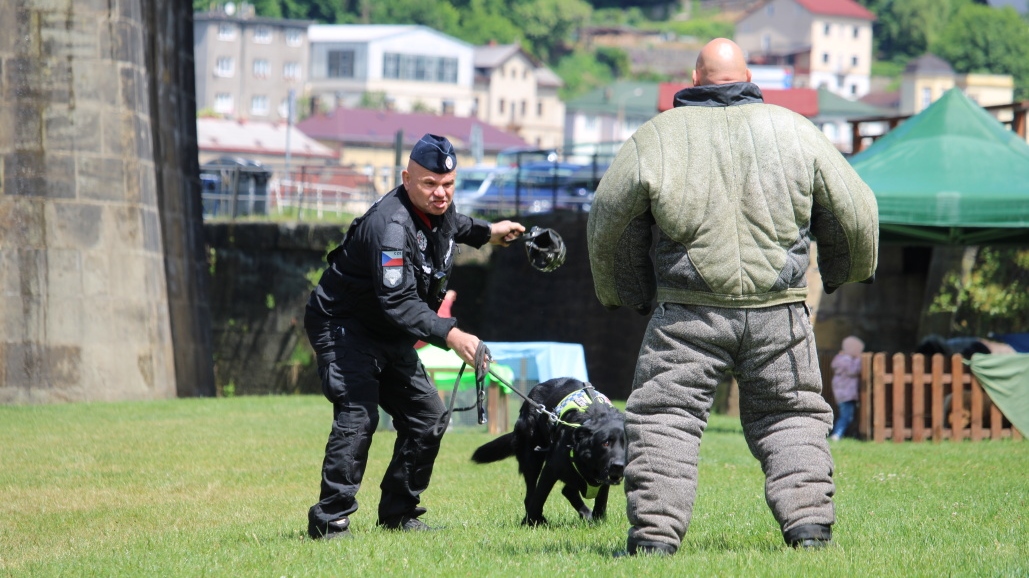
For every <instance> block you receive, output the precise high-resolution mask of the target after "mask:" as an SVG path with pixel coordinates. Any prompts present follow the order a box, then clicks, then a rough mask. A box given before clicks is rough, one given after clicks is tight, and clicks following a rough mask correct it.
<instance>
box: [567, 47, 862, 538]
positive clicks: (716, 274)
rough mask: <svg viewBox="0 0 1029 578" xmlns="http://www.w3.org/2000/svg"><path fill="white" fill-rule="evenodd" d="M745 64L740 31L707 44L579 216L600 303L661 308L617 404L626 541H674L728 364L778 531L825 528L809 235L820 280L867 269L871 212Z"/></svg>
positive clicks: (840, 166)
mask: <svg viewBox="0 0 1029 578" xmlns="http://www.w3.org/2000/svg"><path fill="white" fill-rule="evenodd" d="M749 80H750V72H749V70H748V69H747V65H746V61H745V60H744V56H743V52H742V51H741V50H740V48H739V46H737V45H736V44H735V43H733V42H732V41H731V40H727V39H724V38H719V39H717V40H713V41H712V42H711V43H709V44H708V45H707V46H705V47H704V49H703V50H701V53H700V57H699V58H698V59H697V66H696V70H695V71H694V73H693V81H694V84H695V86H694V87H692V88H687V89H684V90H682V91H680V92H679V93H677V94H676V95H675V108H673V109H672V110H669V111H666V112H664V113H662V114H660V115H658V116H657V117H655V118H653V119H652V120H651V121H649V122H647V123H646V124H644V125H643V126H641V127H640V128H639V130H637V131H636V133H635V134H633V136H632V138H630V139H629V140H628V141H627V142H626V143H625V144H624V145H623V146H622V148H621V150H620V151H619V153H618V155H617V157H616V158H615V160H614V162H613V163H612V165H611V167H610V168H609V169H608V170H607V173H606V174H605V175H604V178H603V180H602V181H601V183H600V186H599V188H598V190H597V193H596V198H595V199H594V202H593V207H592V210H591V211H590V215H589V225H588V230H587V238H588V243H589V252H590V265H591V267H592V271H593V281H594V287H595V289H596V293H597V297H598V298H599V299H600V301H601V303H603V304H604V305H605V306H607V307H609V308H615V307H620V306H623V305H624V306H628V307H631V308H633V309H635V310H637V311H639V312H641V313H644V314H647V313H650V312H651V311H652V310H653V315H652V316H651V319H650V323H649V325H648V327H647V332H646V334H645V336H644V340H643V344H642V346H641V348H640V354H639V359H638V362H637V366H636V375H635V378H634V381H633V390H632V393H631V394H630V396H629V399H628V401H627V402H626V426H625V430H626V437H627V440H628V454H629V455H628V460H627V466H626V468H625V482H626V483H625V492H626V497H627V501H628V507H627V510H628V518H629V523H630V524H631V527H630V529H629V537H628V543H627V546H628V548H627V551H628V553H629V554H631V555H633V554H641V553H654V554H674V553H675V552H676V551H677V550H678V549H679V547H680V545H681V544H682V539H683V537H684V535H685V534H686V530H687V528H688V526H689V524H690V517H691V514H692V511H693V501H694V498H695V496H696V492H697V465H698V459H699V448H700V438H701V435H702V433H703V431H704V428H705V427H706V426H707V418H708V415H709V413H710V411H711V405H712V402H713V400H714V394H715V388H716V387H717V386H718V384H719V383H721V382H723V381H724V380H726V379H728V378H729V377H733V378H735V380H736V382H737V383H738V384H739V389H740V421H741V422H742V424H743V433H744V436H745V437H746V440H747V444H748V445H749V447H750V451H751V452H752V453H753V455H754V457H755V458H757V459H758V460H759V461H760V462H761V467H762V470H763V471H764V473H765V479H766V481H765V498H766V501H767V503H768V506H769V507H770V509H771V511H772V514H773V516H774V517H775V520H776V522H778V524H779V529H780V531H781V532H782V535H783V539H784V540H785V542H786V544H788V545H790V546H793V547H804V548H815V547H820V546H824V545H826V544H829V543H830V542H831V540H832V525H833V524H834V523H835V514H834V509H833V502H832V498H833V495H834V493H835V487H834V485H833V479H832V472H833V461H832V456H831V455H830V453H829V445H828V443H827V440H826V436H827V434H828V433H829V429H830V427H831V426H832V417H833V414H832V409H831V408H830V407H829V405H828V404H827V403H826V401H825V400H824V399H823V398H822V381H821V374H820V372H819V370H818V359H817V355H816V351H815V339H814V335H813V333H812V331H811V325H810V320H809V317H808V316H809V312H808V310H807V307H806V306H805V305H804V299H805V297H806V296H807V283H806V271H807V269H808V262H809V259H810V256H809V236H810V235H813V236H814V237H815V238H816V239H817V241H818V244H819V251H818V256H819V263H818V265H819V268H820V271H821V275H822V282H823V284H824V287H825V289H826V291H827V292H832V291H834V290H836V288H838V287H839V286H841V285H843V284H844V283H850V282H857V281H870V280H871V279H872V278H873V275H874V272H875V268H876V261H877V255H878V249H877V248H878V230H879V226H878V211H877V208H876V202H875V197H874V196H873V195H872V191H871V190H869V188H868V186H867V185H865V183H864V182H862V181H861V179H860V178H859V177H858V175H857V174H856V173H855V172H854V170H853V169H852V168H851V167H850V165H849V164H848V163H847V161H846V160H845V159H844V158H843V156H842V155H840V153H839V152H838V151H837V150H836V149H835V148H834V147H833V145H832V144H831V143H830V142H829V141H828V140H827V139H826V138H825V136H824V135H823V134H822V133H821V132H820V131H819V130H818V129H817V128H816V127H815V126H814V125H813V124H811V122H809V121H808V120H807V119H805V118H804V117H802V116H800V115H797V114H795V113H793V112H790V111H789V110H787V109H785V108H780V107H778V106H773V105H769V104H764V102H763V100H762V96H761V90H760V89H758V87H757V86H755V85H753V84H751V83H750V82H749ZM654 225H656V226H654ZM651 251H653V253H652V252H651ZM652 254H653V256H654V257H653V260H652V258H651V255H652ZM655 263H656V266H655ZM655 300H656V308H654V305H653V304H654V302H655Z"/></svg>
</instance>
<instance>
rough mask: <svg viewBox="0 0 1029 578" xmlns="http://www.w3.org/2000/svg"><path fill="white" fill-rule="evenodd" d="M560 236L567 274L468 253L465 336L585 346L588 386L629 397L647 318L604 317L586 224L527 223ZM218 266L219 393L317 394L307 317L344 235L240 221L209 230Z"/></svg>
mask: <svg viewBox="0 0 1029 578" xmlns="http://www.w3.org/2000/svg"><path fill="white" fill-rule="evenodd" d="M523 222H524V223H525V224H526V225H532V224H539V225H541V226H546V227H553V228H555V229H556V230H557V231H559V232H560V233H561V235H562V237H563V238H564V240H565V242H566V244H567V246H568V258H567V261H566V262H565V265H564V266H563V267H561V268H559V269H558V270H556V271H554V272H552V273H541V272H539V271H536V270H535V269H533V268H532V267H530V266H529V264H528V260H527V258H526V256H525V250H524V245H522V244H520V243H516V244H515V245H513V246H511V247H508V248H492V247H486V248H484V249H480V250H475V249H472V248H470V247H462V248H461V252H460V253H459V254H458V256H457V260H456V261H455V263H456V267H455V271H454V274H453V275H452V281H451V284H450V287H451V288H452V289H454V290H456V291H457V293H458V297H457V301H456V302H455V304H454V307H453V313H454V316H455V317H456V318H457V319H458V323H459V325H460V327H461V328H463V329H465V330H467V331H470V332H472V333H474V334H476V335H478V336H479V337H481V338H483V339H485V340H488V341H563V342H571V343H582V344H583V346H584V348H585V350H586V363H587V368H588V370H589V373H590V377H591V380H592V381H593V382H594V384H595V385H596V386H597V387H598V388H599V389H601V390H602V391H604V392H606V393H608V394H609V395H611V396H612V397H620V398H624V397H625V396H627V395H628V392H629V388H630V386H631V383H632V372H633V369H634V368H635V363H636V356H637V353H638V351H639V346H640V342H641V341H642V337H643V331H644V329H645V328H646V323H647V318H646V317H643V316H641V315H638V314H636V313H634V312H631V311H615V312H609V311H606V310H605V309H604V308H603V307H601V306H600V304H599V302H598V301H597V299H596V297H595V295H594V292H593V282H592V277H591V276H590V271H589V260H588V258H587V256H586V255H587V254H586V240H585V236H586V216H585V214H582V215H577V214H564V215H547V216H543V217H540V218H538V219H524V220H523ZM205 229H206V231H207V238H208V239H209V240H210V243H211V255H212V258H213V261H212V265H211V270H212V273H213V278H212V280H211V283H210V287H211V292H210V303H211V311H212V315H213V317H212V329H213V335H214V348H215V372H216V380H217V384H218V387H219V388H220V389H221V391H222V392H223V393H224V392H225V388H226V387H227V386H231V391H232V392H233V393H235V394H256V393H293V392H303V393H320V392H321V389H320V384H319V381H318V377H317V373H316V370H315V368H314V366H313V360H312V359H311V357H310V355H311V354H310V349H309V347H308V344H307V338H306V336H305V335H304V333H303V310H304V304H305V303H306V301H307V296H308V294H309V293H310V290H311V287H312V285H311V283H312V282H315V281H317V273H318V272H319V271H320V270H321V269H322V267H323V266H324V257H325V254H326V251H327V249H328V247H329V245H330V244H333V243H336V242H338V241H339V240H340V238H341V237H342V230H341V228H340V227H339V226H319V225H307V224H300V225H277V224H268V223H250V224H244V223H237V224H215V223H208V224H207V225H205Z"/></svg>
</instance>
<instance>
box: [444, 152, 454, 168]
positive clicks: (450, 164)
mask: <svg viewBox="0 0 1029 578" xmlns="http://www.w3.org/2000/svg"><path fill="white" fill-rule="evenodd" d="M443 165H444V166H446V167H447V170H448V171H451V170H454V159H452V158H450V156H449V155H448V156H447V160H445V161H443Z"/></svg>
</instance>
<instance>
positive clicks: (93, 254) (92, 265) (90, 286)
mask: <svg viewBox="0 0 1029 578" xmlns="http://www.w3.org/2000/svg"><path fill="white" fill-rule="evenodd" d="M111 271H112V267H111V263H110V261H109V259H108V257H107V253H106V252H104V251H89V252H86V253H83V255H82V294H83V295H85V296H87V297H94V296H97V295H107V294H109V293H110V292H111V285H112V284H113V283H117V282H118V278H117V276H116V275H114V274H113V273H112V272H111Z"/></svg>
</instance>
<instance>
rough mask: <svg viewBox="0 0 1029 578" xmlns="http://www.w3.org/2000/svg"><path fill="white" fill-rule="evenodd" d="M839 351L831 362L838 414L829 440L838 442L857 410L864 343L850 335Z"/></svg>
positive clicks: (833, 390) (833, 389) (833, 391)
mask: <svg viewBox="0 0 1029 578" xmlns="http://www.w3.org/2000/svg"><path fill="white" fill-rule="evenodd" d="M840 349H841V351H840V352H839V353H837V354H836V357H834V358H833V360H832V371H833V376H832V393H833V396H835V397H836V406H837V407H838V408H839V414H838V415H837V416H836V425H835V426H834V427H833V429H832V435H830V436H829V439H831V440H838V439H840V438H842V437H843V434H844V432H846V431H847V428H848V427H850V422H851V421H853V420H854V411H855V410H856V409H857V399H858V378H859V377H860V376H861V352H863V351H864V350H865V343H864V342H863V341H861V340H860V339H858V338H857V337H854V336H853V335H851V336H850V337H847V338H844V340H843V345H842V346H841V348H840Z"/></svg>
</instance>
